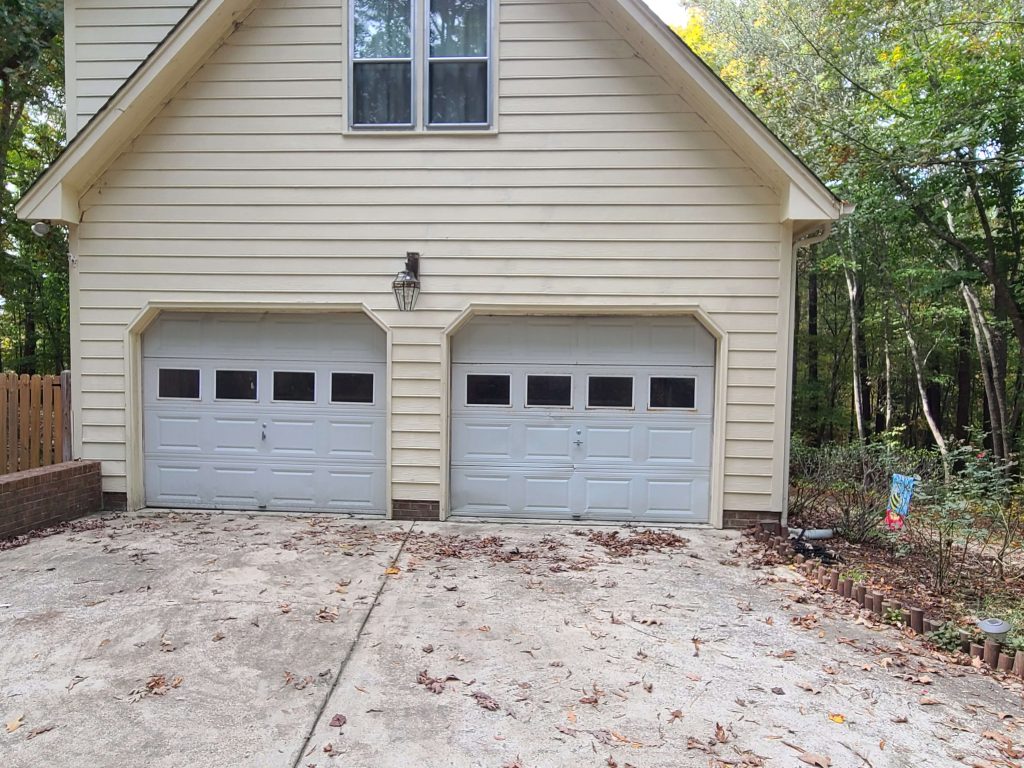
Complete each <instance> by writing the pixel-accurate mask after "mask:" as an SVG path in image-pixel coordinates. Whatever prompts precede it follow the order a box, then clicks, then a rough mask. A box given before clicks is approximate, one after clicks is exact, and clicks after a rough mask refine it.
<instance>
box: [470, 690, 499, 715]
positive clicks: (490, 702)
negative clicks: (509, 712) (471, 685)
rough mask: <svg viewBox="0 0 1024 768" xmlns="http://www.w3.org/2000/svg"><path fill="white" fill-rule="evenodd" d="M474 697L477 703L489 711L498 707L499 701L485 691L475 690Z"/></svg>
mask: <svg viewBox="0 0 1024 768" xmlns="http://www.w3.org/2000/svg"><path fill="white" fill-rule="evenodd" d="M473 698H474V699H476V703H477V704H479V705H480V706H481V707H483V708H484V709H486V710H487V711H488V712H494V711H495V710H496V709H498V702H497V701H495V700H494V698H493V697H492V696H490V695H489V694H486V693H484V692H483V691H473Z"/></svg>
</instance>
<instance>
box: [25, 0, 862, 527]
mask: <svg viewBox="0 0 1024 768" xmlns="http://www.w3.org/2000/svg"><path fill="white" fill-rule="evenodd" d="M66 45H67V100H68V108H67V115H68V135H69V138H70V143H69V145H68V147H67V148H66V150H65V151H64V152H63V153H62V154H61V156H60V157H58V158H57V159H56V161H55V162H54V163H53V164H52V165H51V167H50V168H49V169H48V170H47V172H46V173H45V174H44V175H43V176H42V177H41V178H40V179H39V180H38V181H37V182H36V183H35V184H34V185H33V186H32V187H31V188H30V189H28V190H27V191H26V192H25V193H24V195H23V197H22V199H21V202H20V204H19V207H18V214H19V215H20V216H21V217H22V218H25V219H28V220H43V221H49V222H53V223H60V224H62V225H66V226H67V228H68V232H69V234H70V242H71V259H72V268H71V318H72V327H73V331H72V346H73V391H74V435H75V439H74V442H75V452H76V455H77V456H80V457H83V458H87V459H99V460H101V461H102V462H103V488H104V494H105V497H104V498H105V500H106V503H107V504H108V505H110V506H112V507H118V506H120V507H127V508H129V509H137V508H140V507H143V506H146V505H149V506H156V507H176V508H181V507H184V508H227V509H268V510H310V511H318V512H331V511H337V512H349V513H362V514H368V515H389V516H394V517H396V518H406V519H408V518H420V519H423V518H428V519H437V518H438V517H440V518H442V519H445V518H465V517H473V518H526V519H531V518H537V519H568V520H582V521H588V520H613V521H647V522H662V521H664V522H693V523H707V524H710V525H713V526H722V525H737V524H742V523H744V522H745V521H749V520H752V519H757V518H768V519H772V518H774V519H778V518H779V515H780V514H781V513H783V510H784V509H785V501H786V493H787V489H786V482H785V478H786V473H787V460H788V459H787V446H788V423H789V400H790V387H791V377H790V370H791V358H792V348H793V344H792V332H791V328H792V325H793V301H794V277H793V275H794V271H793V270H794V254H795V251H796V249H797V248H798V247H799V246H800V245H801V244H807V243H809V242H812V241H814V240H816V239H821V238H823V237H824V236H826V235H827V233H828V230H829V227H830V224H831V222H833V221H835V220H836V219H837V218H839V217H840V216H841V215H842V214H843V213H844V210H845V209H844V204H843V203H841V202H840V201H839V200H838V199H836V198H835V197H834V196H833V195H832V194H831V193H830V192H829V191H828V189H826V188H825V187H824V186H823V184H822V183H821V182H820V181H819V180H818V179H817V178H816V177H815V176H814V175H813V174H812V173H811V172H810V171H809V170H808V169H807V168H806V167H805V166H803V165H802V164H801V163H800V162H799V161H798V160H797V158H795V157H794V156H793V154H792V153H791V152H790V151H789V150H788V149H787V148H786V147H785V146H784V145H783V144H782V143H781V142H780V141H779V140H778V139H777V138H776V137H774V136H773V135H772V134H771V133H770V132H769V131H768V130H767V129H766V128H765V126H764V125H763V124H761V123H760V122H759V121H758V120H757V119H756V118H755V117H754V115H753V114H752V113H751V112H750V111H749V110H748V109H746V108H745V107H744V105H743V104H742V103H741V102H740V101H739V100H738V99H737V98H736V97H735V96H734V95H733V94H732V93H730V92H729V90H728V89H727V88H726V87H725V86H724V85H723V83H722V82H721V81H719V80H718V79H717V78H716V77H715V76H714V75H713V73H712V72H711V71H710V70H708V69H707V68H706V67H705V66H704V65H703V64H702V63H701V62H700V61H699V60H698V59H697V57H696V56H694V55H693V54H692V53H691V52H690V51H689V50H688V49H687V48H686V47H685V46H684V45H683V44H682V43H681V42H680V41H679V40H678V39H677V38H676V36H675V35H674V34H673V33H672V32H671V31H670V30H669V29H668V28H667V27H665V26H664V25H663V24H662V23H661V22H660V21H659V20H658V19H657V17H656V16H654V15H653V14H652V12H651V11H650V10H648V8H647V7H646V6H645V5H643V4H642V3H641V2H640V0H352V2H350V3H345V2H344V0H256V1H255V2H253V1H252V0H199V1H198V2H196V3H194V4H191V3H189V2H186V1H185V0H148V2H146V3H127V2H123V0H114V1H112V2H104V3H96V2H93V1H92V0H67V3H66ZM407 254H408V256H407ZM410 304H412V306H411V307H410ZM400 306H401V307H402V308H400Z"/></svg>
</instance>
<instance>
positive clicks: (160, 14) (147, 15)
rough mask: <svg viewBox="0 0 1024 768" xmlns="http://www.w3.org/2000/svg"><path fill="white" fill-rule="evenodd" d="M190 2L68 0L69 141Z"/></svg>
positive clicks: (66, 88)
mask: <svg viewBox="0 0 1024 768" xmlns="http://www.w3.org/2000/svg"><path fill="white" fill-rule="evenodd" d="M191 6H192V3H191V2H190V1H189V0H144V1H143V2H139V0H65V2H64V28H65V34H64V38H65V41H66V45H65V51H64V56H65V72H64V77H65V91H66V94H67V134H68V138H69V139H70V138H71V137H72V136H74V135H75V134H76V133H78V131H79V130H81V128H82V126H84V125H85V124H86V123H87V122H88V121H89V118H90V117H92V116H93V115H94V114H96V112H97V111H98V110H99V108H100V107H102V106H103V104H104V102H105V101H106V100H107V99H108V98H109V97H110V95H111V94H112V93H113V92H114V91H116V90H117V89H118V87H120V85H121V83H123V82H124V81H125V80H126V79H127V78H128V76H129V75H131V73H132V72H134V71H135V68H136V67H138V66H139V64H141V63H142V61H143V60H144V59H145V58H146V57H147V56H148V55H149V54H150V52H151V51H152V50H153V49H154V48H156V46H157V43H159V42H160V41H161V40H163V38H164V35H166V34H167V33H168V32H170V31H171V28H172V27H173V26H174V25H175V24H177V23H178V20H179V19H181V17H182V16H184V15H185V12H186V11H188V9H189V8H190V7H191Z"/></svg>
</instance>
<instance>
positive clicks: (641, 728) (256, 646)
mask: <svg viewBox="0 0 1024 768" xmlns="http://www.w3.org/2000/svg"><path fill="white" fill-rule="evenodd" d="M614 530H615V529H611V528H598V529H593V530H592V531H591V530H587V529H578V528H572V527H568V526H543V525H533V526H521V525H502V526H497V525H469V524H451V525H445V524H422V523H420V524H415V525H413V524H411V523H404V524H403V523H388V522H374V523H370V522H359V521H352V520H343V519H330V520H324V519H322V518H318V519H311V518H303V517H273V516H260V517H256V518H250V517H247V516H244V515H231V514H214V515H201V514H188V515H185V514H182V515H173V514H163V515H154V516H140V517H134V518H128V517H123V518H116V519H113V520H111V521H109V522H108V524H107V526H106V527H104V528H101V529H97V530H93V531H85V532H80V533H68V534H60V535H57V536H53V537H50V538H47V539H41V540H38V541H34V542H32V543H30V544H29V545H27V546H25V547H22V548H19V549H15V550H10V551H6V552H0V671H2V679H0V716H2V717H3V718H4V720H3V722H4V723H6V724H7V726H6V728H3V727H0V765H3V766H17V767H18V768H22V767H24V768H29V767H30V766H31V767H32V768H36V767H37V766H47V767H53V768H57V767H61V766H69V767H70V766H74V767H75V768H79V767H88V768H104V767H106V766H111V767H112V768H113V767H114V766H117V767H118V768H122V767H126V766H147V768H159V767H164V766H199V767H201V768H216V767H219V766H232V767H234V766H274V767H275V768H276V767H278V766H280V767H282V768H306V767H308V766H316V767H317V768H327V767H329V766H339V767H340V766H345V768H363V767H366V768H370V767H373V766H394V767H395V768H398V767H399V766H401V767H402V768H407V767H409V766H414V767H415V768H421V767H422V768H433V767H435V766H436V767H438V768H440V767H441V766H459V767H461V766H481V767H488V768H503V767H504V768H542V767H548V766H595V767H604V768H608V767H609V766H612V767H613V766H619V767H620V768H626V766H635V768H647V767H649V768H653V767H654V766H666V767H667V766H690V765H693V766H760V765H769V766H776V765H777V766H803V765H827V764H830V765H831V766H875V767H878V768H880V767H881V766H949V765H958V764H959V765H964V764H966V765H979V766H988V765H1017V764H1018V762H1019V761H1016V760H1015V758H1013V757H1012V755H1013V754H1014V753H1013V750H1015V749H1017V748H1018V747H1017V745H1019V744H1020V743H1021V742H1022V741H1024V733H1022V730H1021V725H1020V722H1021V721H1018V720H1017V719H1016V718H1017V717H1024V716H1022V715H1021V696H1020V692H1019V690H1014V689H1012V688H1007V687H1003V686H1001V685H999V684H998V683H997V682H995V681H994V680H991V679H988V678H987V677H986V676H984V675H982V674H979V673H977V672H976V671H974V670H971V669H969V668H962V667H955V666H951V665H947V664H946V663H944V662H942V661H941V660H939V659H937V658H933V657H932V656H931V655H930V654H928V653H927V652H926V651H924V650H923V649H922V648H921V647H920V646H918V645H917V644H916V643H914V642H911V641H908V640H906V639H905V638H903V637H902V636H901V635H900V634H899V633H898V632H896V631H895V630H894V629H891V628H879V627H874V626H871V625H870V622H867V623H865V622H864V620H863V619H861V620H860V623H858V620H857V616H855V615H854V614H853V613H852V612H851V611H849V609H847V608H843V607H841V606H839V605H838V604H836V603H833V598H832V597H831V596H826V595H823V594H820V593H817V592H815V591H814V590H813V589H811V588H810V587H809V586H808V585H807V584H806V582H805V581H804V580H803V579H802V577H800V576H798V575H796V574H794V573H793V572H792V571H790V570H788V569H785V568H774V569H772V568H768V569H752V568H750V567H749V565H748V563H747V558H746V557H745V556H744V554H743V553H742V552H741V553H740V555H739V556H737V554H736V553H735V552H734V550H735V548H736V546H737V543H738V542H739V538H740V537H739V536H738V535H737V534H735V533H729V532H713V531H703V530H701V531H695V530H685V531H677V532H676V533H678V534H681V535H683V536H685V537H686V538H687V539H688V540H689V542H688V544H686V543H684V542H678V541H672V540H671V539H672V537H671V535H669V536H665V535H663V534H657V535H654V536H646V537H641V539H639V540H635V541H636V543H635V545H630V544H629V542H630V541H631V536H633V535H634V532H631V531H629V530H622V531H620V532H619V533H618V534H617V535H615V536H611V534H612V533H613V531H614ZM495 536H497V537H499V538H493V537H495ZM623 541H625V542H626V544H625V545H624V544H623V543H622V542H623ZM651 545H653V546H655V549H650V548H649V547H650V546H651ZM658 550H660V551H658ZM332 723H333V724H332ZM339 724H340V725H339ZM983 734H987V735H983ZM993 734H998V735H999V736H1000V737H1001V738H996V737H995V736H994V735H993ZM1007 740H1008V741H1007ZM1008 743H1009V744H1010V746H1007V744H1008ZM1000 750H1002V751H1000ZM826 758H827V759H826ZM982 759H985V760H989V761H990V762H989V763H985V762H973V761H976V760H982ZM1000 761H1004V762H1000Z"/></svg>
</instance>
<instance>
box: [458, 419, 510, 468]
mask: <svg viewBox="0 0 1024 768" xmlns="http://www.w3.org/2000/svg"><path fill="white" fill-rule="evenodd" d="M511 431H512V428H511V426H510V425H508V424H494V423H486V422H484V423H481V422H476V421H472V420H469V419H467V420H465V421H464V422H463V427H462V429H461V430H459V432H458V435H459V437H458V439H457V442H456V444H455V445H454V446H453V447H452V451H453V453H454V454H455V455H456V456H458V457H459V458H460V459H462V460H463V461H473V460H481V459H483V460H490V459H504V460H507V461H512V460H513V458H514V457H513V456H512V439H511V434H510V433H511Z"/></svg>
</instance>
